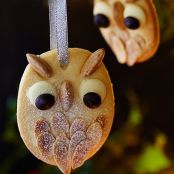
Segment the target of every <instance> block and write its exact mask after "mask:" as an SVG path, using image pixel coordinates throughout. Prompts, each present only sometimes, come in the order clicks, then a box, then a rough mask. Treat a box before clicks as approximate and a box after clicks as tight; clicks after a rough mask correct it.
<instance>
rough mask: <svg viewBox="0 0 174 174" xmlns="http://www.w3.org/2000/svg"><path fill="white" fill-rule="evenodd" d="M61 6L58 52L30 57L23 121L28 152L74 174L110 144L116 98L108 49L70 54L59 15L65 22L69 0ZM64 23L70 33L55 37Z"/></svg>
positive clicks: (22, 90)
mask: <svg viewBox="0 0 174 174" xmlns="http://www.w3.org/2000/svg"><path fill="white" fill-rule="evenodd" d="M52 2H53V1H52ZM61 2H63V0H61ZM61 2H59V1H54V4H53V3H51V1H50V4H49V5H50V23H51V27H52V28H51V34H52V37H51V44H52V46H53V45H56V46H57V47H58V49H52V50H51V51H48V52H46V53H43V54H41V55H34V54H27V60H28V62H29V65H28V66H27V67H26V69H25V71H24V74H23V77H22V80H21V83H20V87H19V94H18V106H17V121H18V127H19V131H20V134H21V137H22V139H23V141H24V143H25V145H26V146H27V147H28V149H29V150H30V151H31V152H32V153H33V154H34V155H35V156H36V157H37V158H38V159H40V160H42V161H43V162H45V163H48V164H50V165H55V166H57V167H58V168H59V169H60V170H61V171H62V173H64V174H69V173H71V171H72V170H74V169H76V168H78V167H80V166H81V165H83V163H84V162H85V161H86V160H88V159H89V158H90V157H92V156H93V155H94V154H95V153H96V152H97V151H98V150H99V149H100V148H101V146H102V145H103V143H104V142H105V141H106V139H107V137H108V134H109V132H110V130H111V126H112V121H113V116H114V96H113V89H112V84H111V81H110V78H109V75H108V72H107V70H106V68H105V66H104V64H103V63H102V60H103V58H104V56H105V52H104V50H103V49H99V50H97V51H95V52H93V53H91V52H89V51H87V50H84V49H79V48H69V49H67V50H66V48H67V45H66V44H67V29H66V27H67V22H66V18H64V15H62V16H63V18H62V20H61V18H59V19H57V18H55V17H54V15H53V14H56V16H59V17H60V15H59V10H57V11H55V8H56V9H59V8H61V9H64V12H66V3H65V2H66V1H65V2H64V3H61ZM58 6H59V8H57V7H58ZM61 13H62V12H61ZM58 20H60V21H63V23H62V25H61V29H63V30H62V33H63V31H64V32H65V33H64V34H62V35H61V36H60V35H55V33H56V32H58V31H59V30H61V29H60V28H57V26H56V23H57V21H58ZM53 26H55V30H56V31H55V30H54V27H53ZM64 27H65V28H64ZM57 36H58V38H57ZM64 36H65V37H64ZM60 37H61V38H62V39H63V43H62V44H60V41H62V39H60ZM55 41H56V42H55ZM62 45H64V46H65V47H64V48H62ZM57 51H58V53H59V54H57ZM58 59H59V61H58Z"/></svg>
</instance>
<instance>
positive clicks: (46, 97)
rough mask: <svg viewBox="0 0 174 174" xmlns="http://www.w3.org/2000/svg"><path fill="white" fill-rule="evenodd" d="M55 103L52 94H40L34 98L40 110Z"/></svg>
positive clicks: (48, 107)
mask: <svg viewBox="0 0 174 174" xmlns="http://www.w3.org/2000/svg"><path fill="white" fill-rule="evenodd" d="M54 103H55V99H54V96H53V95H51V94H42V95H40V96H38V97H37V98H36V100H35V105H36V107H37V108H38V109H40V110H47V109H50V108H51V107H52V106H53V105H54Z"/></svg>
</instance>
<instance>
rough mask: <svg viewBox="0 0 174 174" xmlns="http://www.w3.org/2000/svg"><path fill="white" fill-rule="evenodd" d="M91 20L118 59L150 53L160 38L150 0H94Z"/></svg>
mask: <svg viewBox="0 0 174 174" xmlns="http://www.w3.org/2000/svg"><path fill="white" fill-rule="evenodd" d="M94 22H95V24H96V25H97V26H98V27H99V28H100V31H101V33H102V35H103V37H104V38H105V40H106V42H107V43H108V44H109V46H110V47H111V49H112V51H113V52H114V54H115V55H116V57H117V59H118V62H119V63H122V64H124V63H126V64H127V65H129V66H133V65H134V64H135V63H139V62H143V61H145V60H147V59H149V58H150V57H152V56H153V55H154V54H155V52H156V50H157V48H158V46H159V40H160V31H159V30H160V29H159V23H158V19H157V14H156V10H155V6H154V4H153V0H94Z"/></svg>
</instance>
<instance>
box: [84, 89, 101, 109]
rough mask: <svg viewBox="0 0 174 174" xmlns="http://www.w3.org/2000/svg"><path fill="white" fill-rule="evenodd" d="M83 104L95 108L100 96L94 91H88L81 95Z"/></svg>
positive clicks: (98, 103) (99, 101)
mask: <svg viewBox="0 0 174 174" xmlns="http://www.w3.org/2000/svg"><path fill="white" fill-rule="evenodd" d="M83 102H84V104H85V105H86V106H87V107H88V108H91V109H95V108H97V107H98V106H100V104H101V97H100V96H99V95H98V94H97V93H95V92H89V93H87V94H85V95H84V97H83Z"/></svg>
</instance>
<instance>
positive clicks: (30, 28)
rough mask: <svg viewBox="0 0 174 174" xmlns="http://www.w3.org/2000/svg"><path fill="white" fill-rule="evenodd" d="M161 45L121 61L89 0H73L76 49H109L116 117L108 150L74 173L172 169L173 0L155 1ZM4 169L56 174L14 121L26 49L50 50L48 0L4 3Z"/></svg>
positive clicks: (0, 146) (0, 101)
mask: <svg viewBox="0 0 174 174" xmlns="http://www.w3.org/2000/svg"><path fill="white" fill-rule="evenodd" d="M155 4H156V6H157V10H158V13H159V19H160V24H161V44H160V48H159V50H158V52H157V53H156V55H155V56H154V58H153V59H151V60H149V61H147V62H145V63H143V64H138V65H136V66H134V67H133V68H129V67H127V66H126V65H120V64H118V63H117V61H116V59H115V57H114V55H113V53H112V52H111V50H110V48H109V47H108V46H107V45H106V43H105V41H104V40H103V38H102V36H101V34H100V33H99V31H98V29H97V28H96V27H95V26H94V24H93V16H92V9H93V4H92V2H91V1H87V0H86V1H81V0H71V1H68V16H69V17H68V18H69V42H70V47H81V48H85V49H88V50H90V51H94V50H96V49H98V48H100V47H104V48H105V49H106V54H107V55H106V57H107V58H106V59H105V65H106V67H107V69H108V71H109V73H110V76H111V79H112V82H113V84H114V90H115V98H116V115H115V120H114V125H113V128H112V132H111V134H110V137H109V139H108V140H107V142H106V143H105V145H104V146H103V148H102V149H101V150H100V151H99V152H98V153H97V154H96V155H95V156H94V157H93V158H92V159H91V160H89V161H88V162H86V163H85V165H84V166H83V167H81V168H80V169H78V170H77V171H74V173H75V174H89V173H90V174H99V173H100V174H105V173H107V174H154V173H155V174H157V173H158V174H174V126H173V123H174V111H173V109H174V104H173V103H174V102H173V98H174V20H173V16H174V3H173V1H172V0H163V1H160V0H155ZM0 21H1V23H0V26H1V27H0V40H1V42H0V53H1V54H0V56H1V57H0V60H1V63H0V64H1V68H0V78H1V79H0V85H1V88H0V89H1V90H0V174H12V173H13V174H15V173H18V174H19V173H20V174H58V173H60V172H59V170H58V169H57V168H56V167H52V166H48V165H46V164H43V163H42V162H40V161H39V160H37V159H36V158H35V157H34V156H33V155H32V154H31V153H30V152H29V151H28V150H27V149H26V147H25V146H24V144H23V142H22V140H21V138H20V136H19V132H18V129H17V124H16V97H17V92H18V85H19V82H20V78H21V76H22V73H23V71H24V68H25V67H26V65H27V61H26V58H25V54H26V53H27V52H31V53H35V54H40V53H42V52H45V51H47V50H49V23H48V8H47V5H46V2H45V1H43V0H25V1H24V0H10V1H1V6H0Z"/></svg>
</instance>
